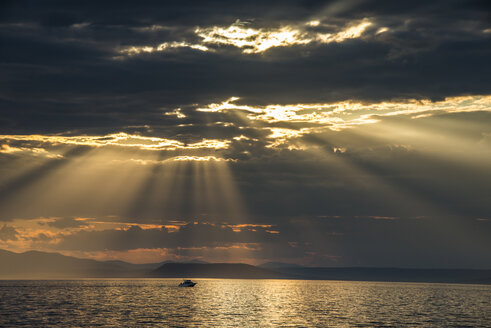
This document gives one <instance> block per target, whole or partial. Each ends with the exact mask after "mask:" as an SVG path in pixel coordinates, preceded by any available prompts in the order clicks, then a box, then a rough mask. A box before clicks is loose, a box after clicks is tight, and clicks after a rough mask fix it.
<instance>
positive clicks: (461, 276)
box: [275, 267, 491, 284]
mask: <svg viewBox="0 0 491 328" xmlns="http://www.w3.org/2000/svg"><path fill="white" fill-rule="evenodd" d="M275 270H276V271H278V272H280V273H283V274H284V275H286V276H289V277H291V278H293V279H312V280H351V281H394V282H395V281H399V282H441V283H475V284H491V270H472V269H406V268H357V267H352V268H349V267H348V268H347V267H344V268H324V267H317V268H316V267H276V268H275Z"/></svg>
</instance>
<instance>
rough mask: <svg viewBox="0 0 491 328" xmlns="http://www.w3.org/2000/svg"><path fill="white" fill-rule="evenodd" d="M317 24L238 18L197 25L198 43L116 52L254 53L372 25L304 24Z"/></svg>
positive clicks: (345, 35)
mask: <svg viewBox="0 0 491 328" xmlns="http://www.w3.org/2000/svg"><path fill="white" fill-rule="evenodd" d="M320 25H321V23H320V21H318V20H313V21H309V22H307V23H300V24H298V25H284V26H280V27H276V28H254V27H252V26H251V24H250V23H249V22H242V21H240V20H237V21H236V22H235V23H233V24H232V25H230V26H208V27H196V29H195V30H194V34H195V35H196V36H198V37H199V38H200V39H201V40H199V43H190V42H186V41H171V42H164V43H161V44H158V45H156V46H152V45H144V46H130V47H124V48H121V49H120V50H119V53H121V54H123V55H128V56H134V55H139V54H144V53H153V52H165V51H169V50H172V49H176V48H191V49H195V50H199V51H203V52H206V51H211V52H213V51H215V49H214V48H210V46H211V45H215V46H216V45H226V46H233V47H236V48H239V49H242V52H243V53H244V54H256V53H262V52H265V51H267V50H269V49H271V48H276V47H289V46H295V45H306V44H310V43H319V44H327V43H333V42H343V41H345V40H348V39H355V38H360V37H361V36H362V34H363V33H364V32H365V31H366V29H367V28H368V27H369V26H371V25H372V22H370V21H369V20H368V19H363V20H361V21H355V22H352V23H351V24H349V25H348V26H345V27H343V28H341V29H338V31H336V32H333V33H322V32H318V31H312V30H309V29H306V28H305V26H309V27H318V26H320ZM149 30H150V31H151V30H152V29H149ZM116 58H119V57H116Z"/></svg>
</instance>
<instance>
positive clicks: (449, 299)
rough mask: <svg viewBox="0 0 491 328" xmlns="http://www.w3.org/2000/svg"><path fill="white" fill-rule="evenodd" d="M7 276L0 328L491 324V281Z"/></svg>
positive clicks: (0, 287)
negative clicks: (191, 283)
mask: <svg viewBox="0 0 491 328" xmlns="http://www.w3.org/2000/svg"><path fill="white" fill-rule="evenodd" d="M196 281H198V285H197V286H196V287H194V288H178V287H176V286H177V284H178V283H179V282H180V281H179V280H175V279H166V280H161V279H154V280H77V281H68V280H62V281H40V280H39V281H36V280H32V281H13V280H11V281H5V280H4V281H0V327H9V326H19V325H20V326H22V325H25V326H35V327H49V326H61V327H89V326H90V327H94V326H104V327H142V326H144V327H152V326H153V327H393V326H396V327H401V326H406V327H491V317H490V313H491V286H486V285H448V284H417V283H377V282H342V281H305V280H233V279H229V280H227V279H224V280H222V279H197V280H196Z"/></svg>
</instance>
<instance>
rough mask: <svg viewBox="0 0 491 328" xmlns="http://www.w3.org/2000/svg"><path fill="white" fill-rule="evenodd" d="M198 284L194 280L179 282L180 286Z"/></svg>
mask: <svg viewBox="0 0 491 328" xmlns="http://www.w3.org/2000/svg"><path fill="white" fill-rule="evenodd" d="M196 284H197V283H196V282H192V281H191V280H184V282H181V283H180V284H179V287H194V285H196Z"/></svg>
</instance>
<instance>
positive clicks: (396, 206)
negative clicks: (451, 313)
mask: <svg viewBox="0 0 491 328" xmlns="http://www.w3.org/2000/svg"><path fill="white" fill-rule="evenodd" d="M0 6H1V7H0V30H1V33H0V35H1V36H0V45H1V48H2V51H1V52H0V63H1V65H0V83H1V84H2V88H1V90H0V134H1V136H0V221H1V222H6V225H5V223H2V224H3V225H1V227H2V228H1V230H0V231H1V236H2V237H0V239H1V240H0V246H1V247H2V248H8V249H12V250H26V249H44V250H56V251H62V252H70V253H71V254H78V255H79V256H89V257H94V258H101V259H102V258H120V259H126V260H130V261H135V258H138V257H139V256H141V258H142V259H143V258H144V259H146V260H147V261H150V260H151V259H157V260H162V259H166V258H172V259H178V258H187V259H189V258H193V257H199V258H202V259H205V260H206V259H209V260H228V259H234V258H235V261H239V260H241V259H243V260H245V261H248V262H250V263H257V262H261V261H267V260H284V261H289V262H296V263H310V264H319V265H320V264H324V265H390V266H396V265H401V266H404V265H408V266H461V267H485V266H487V265H488V263H490V261H489V255H487V254H485V252H484V251H483V250H486V249H489V248H491V245H490V244H489V238H486V236H489V224H488V223H489V222H490V221H489V213H491V208H490V207H489V206H490V205H489V204H490V202H489V195H490V194H491V190H490V189H489V186H491V175H490V171H489V167H490V166H491V137H490V136H491V129H490V127H491V124H490V122H491V100H490V94H491V66H490V65H489V58H490V57H491V48H490V45H491V42H490V37H491V33H489V30H490V29H491V25H490V23H489V22H490V21H491V20H490V14H489V13H490V12H491V8H490V7H489V4H488V3H487V2H484V1H458V0H457V1H443V0H442V1H431V2H428V1H411V2H404V3H402V2H394V1H385V0H382V1H372V0H365V1H344V0H343V1H297V0H287V1H259V0H250V1H247V2H230V1H228V2H225V1H221V0H212V1H195V0H183V1H180V2H175V1H174V2H170V1H158V2H155V1H144V0H143V1H139V2H138V3H137V2H121V1H104V2H103V3H101V2H100V1H70V2H69V3H60V2H59V1H51V0H47V1H43V3H42V4H41V3H39V2H37V1H29V0H20V1H11V2H9V1H7V2H5V1H4V2H2V3H1V4H0ZM194 222H197V223H198V224H194ZM486 234H487V235H486ZM111 238H112V239H114V240H115V243H114V244H113V243H110V242H109V239H111ZM116 241H117V242H116ZM466 259H467V260H466ZM142 261H143V260H142Z"/></svg>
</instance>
